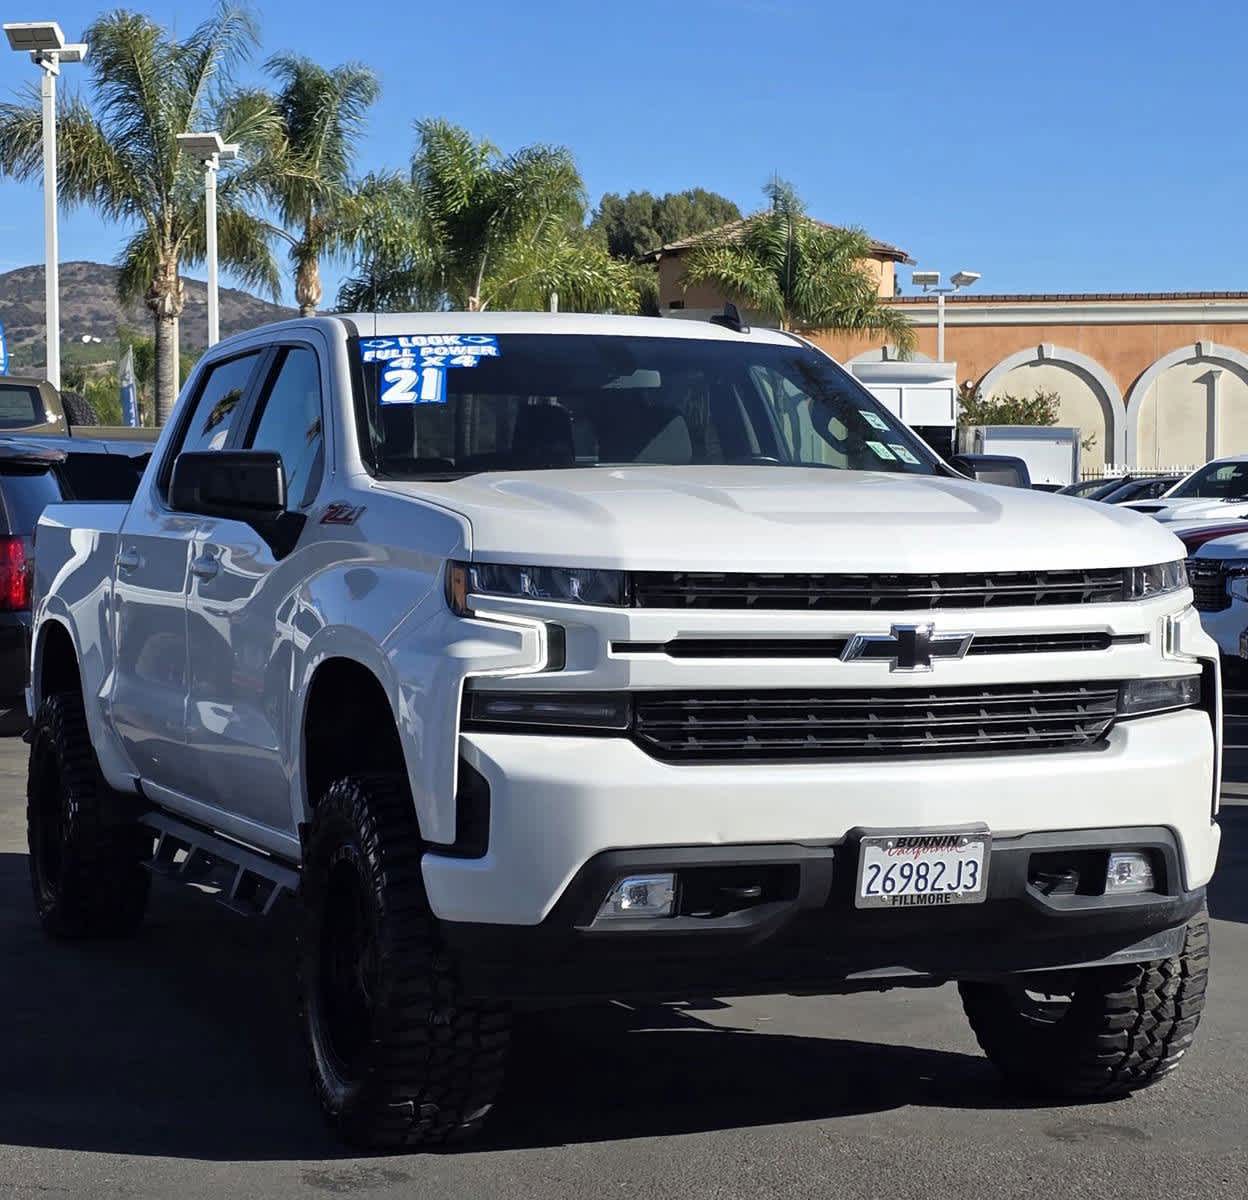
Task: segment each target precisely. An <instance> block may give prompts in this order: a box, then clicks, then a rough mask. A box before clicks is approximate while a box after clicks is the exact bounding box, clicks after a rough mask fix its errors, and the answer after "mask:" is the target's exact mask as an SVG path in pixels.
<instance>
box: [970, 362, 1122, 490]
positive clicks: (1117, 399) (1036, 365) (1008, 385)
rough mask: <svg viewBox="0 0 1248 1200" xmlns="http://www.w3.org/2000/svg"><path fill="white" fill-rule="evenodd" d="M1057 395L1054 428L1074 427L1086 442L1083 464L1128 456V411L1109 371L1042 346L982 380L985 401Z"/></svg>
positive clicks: (1000, 364)
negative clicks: (1037, 393)
mask: <svg viewBox="0 0 1248 1200" xmlns="http://www.w3.org/2000/svg"><path fill="white" fill-rule="evenodd" d="M1038 389H1039V390H1043V391H1046V392H1056V393H1057V396H1058V417H1057V424H1058V425H1062V426H1074V427H1075V428H1076V429H1078V430H1079V431H1080V438H1081V440H1082V441H1084V442H1085V443H1088V444H1087V445H1085V449H1084V451H1083V462H1084V463H1085V465H1095V464H1100V463H1121V462H1122V461H1123V460H1124V458H1125V454H1126V406H1125V405H1124V404H1123V401H1122V393H1121V392H1120V391H1119V388H1118V385H1117V383H1115V382H1114V378H1113V376H1112V375H1110V374H1109V372H1108V371H1107V370H1106V369H1105V368H1104V367H1103V366H1101V364H1100V363H1098V362H1097V361H1096V360H1095V359H1092V358H1089V357H1088V356H1087V355H1086V354H1080V353H1079V352H1078V351H1076V350H1067V349H1065V348H1064V347H1061V346H1051V345H1047V344H1041V345H1038V346H1029V347H1027V348H1026V349H1025V350H1020V351H1018V352H1017V353H1016V354H1011V355H1009V356H1008V357H1007V358H1004V359H1002V360H1001V361H1000V362H999V363H997V365H996V366H995V367H993V368H992V370H990V371H989V372H988V373H987V374H985V375H984V377H983V379H981V380H980V383H979V390H980V392H981V393H982V394H983V395H985V396H1001V395H1005V394H1009V395H1015V396H1034V395H1035V394H1036V391H1037V390H1038Z"/></svg>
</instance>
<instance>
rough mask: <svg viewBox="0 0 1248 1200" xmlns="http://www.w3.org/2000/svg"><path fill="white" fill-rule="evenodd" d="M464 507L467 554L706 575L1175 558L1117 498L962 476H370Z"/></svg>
mask: <svg viewBox="0 0 1248 1200" xmlns="http://www.w3.org/2000/svg"><path fill="white" fill-rule="evenodd" d="M374 486H376V487H378V488H381V489H383V490H385V491H387V492H391V493H397V494H400V495H406V496H410V497H412V498H419V499H421V500H425V501H428V502H431V503H434V504H437V505H439V506H441V507H443V508H446V509H450V510H451V511H453V512H456V513H459V514H460V515H462V516H463V517H464V518H465V520H466V521H467V522H468V524H469V526H470V532H469V543H470V549H471V553H472V554H473V556H474V557H477V558H481V559H486V560H494V561H498V562H515V563H525V562H530V563H534V562H535V563H547V564H551V565H567V566H587V567H619V568H630V569H634V570H646V569H652V570H707V571H732V570H736V571H760V570H774V571H782V570H791V571H845V570H857V571H897V572H910V571H979V570H996V571H1006V570H1028V569H1030V570H1035V569H1046V568H1047V569H1069V568H1078V567H1119V566H1142V565H1146V564H1149V563H1157V562H1165V561H1169V560H1172V559H1176V558H1182V557H1183V546H1182V543H1180V542H1179V540H1178V539H1177V538H1175V537H1174V536H1173V535H1172V534H1170V533H1168V532H1167V531H1166V530H1165V529H1163V528H1162V527H1161V526H1160V525H1159V524H1158V523H1157V522H1155V521H1152V520H1150V519H1148V518H1147V517H1143V516H1140V515H1139V514H1137V513H1131V512H1126V511H1124V510H1122V509H1121V508H1118V507H1116V506H1114V505H1110V504H1096V503H1093V502H1090V501H1084V500H1076V499H1073V498H1071V497H1068V496H1054V495H1050V494H1047V493H1044V492H1032V491H1027V490H1024V489H1021V488H1007V487H994V486H989V485H985V484H980V483H975V482H973V481H971V480H967V479H957V478H942V477H932V476H918V475H901V474H890V473H882V472H874V471H839V470H820V469H817V468H800V467H767V466H748V467H709V466H708V467H661V466H656V467H649V466H627V467H597V468H581V469H573V470H555V471H527V472H526V471H520V472H505V473H504V472H498V473H486V474H480V475H471V476H468V477H466V478H464V479H458V480H454V481H452V482H445V483H437V482H426V481H420V482H409V483H404V482H398V481H393V480H385V481H378V482H377V483H376V484H375V485H374Z"/></svg>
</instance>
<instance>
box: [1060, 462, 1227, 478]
mask: <svg viewBox="0 0 1248 1200" xmlns="http://www.w3.org/2000/svg"><path fill="white" fill-rule="evenodd" d="M1201 465H1202V464H1201V463H1195V464H1192V465H1183V464H1181V463H1176V464H1175V465H1174V466H1171V467H1121V466H1116V465H1115V464H1113V463H1104V464H1102V465H1100V466H1091V467H1084V468H1083V470H1082V471H1080V473H1079V474H1080V477H1081V478H1083V479H1117V478H1119V477H1120V476H1124V475H1130V476H1131V477H1132V478H1133V479H1142V478H1144V477H1146V476H1148V477H1151V476H1153V475H1188V474H1190V473H1191V472H1192V471H1194V470H1196V468H1197V467H1198V466H1201Z"/></svg>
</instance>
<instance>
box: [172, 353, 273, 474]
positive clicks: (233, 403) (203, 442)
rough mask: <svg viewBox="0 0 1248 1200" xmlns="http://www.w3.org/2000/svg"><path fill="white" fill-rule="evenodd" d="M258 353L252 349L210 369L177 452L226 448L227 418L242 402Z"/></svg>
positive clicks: (228, 434) (229, 419)
mask: <svg viewBox="0 0 1248 1200" xmlns="http://www.w3.org/2000/svg"><path fill="white" fill-rule="evenodd" d="M259 357H260V354H259V351H255V352H253V353H251V354H244V355H242V356H241V357H239V358H231V359H228V360H227V361H225V362H223V363H221V365H220V366H217V367H211V368H210V369H209V371H208V378H207V379H206V380H205V381H204V383H203V386H202V387H201V388H200V390H199V399H198V400H197V401H196V402H195V411H194V412H193V413H192V414H191V420H190V423H189V424H188V425H187V426H186V431H185V433H183V435H182V445H181V446H179V447H178V450H177V453H178V454H181V453H182V451H183V450H224V449H225V443H226V439H227V438H228V437H229V436H230V422H231V420H232V419H233V417H234V413H235V412H236V411H237V410H238V407H239V405H241V404H242V402H243V397H244V396H245V395H246V393H247V383H248V381H249V380H250V379H251V373H252V371H253V370H255V366H256V360H257V359H258V358H259Z"/></svg>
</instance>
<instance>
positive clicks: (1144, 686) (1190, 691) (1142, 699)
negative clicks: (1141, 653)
mask: <svg viewBox="0 0 1248 1200" xmlns="http://www.w3.org/2000/svg"><path fill="white" fill-rule="evenodd" d="M1199 703H1200V676H1199V675H1170V676H1167V677H1166V678H1164V679H1131V680H1128V681H1127V682H1126V683H1124V684H1123V685H1122V688H1121V690H1120V691H1119V693H1118V715H1119V716H1120V717H1142V716H1145V715H1147V714H1149V713H1162V712H1170V711H1171V710H1172V709H1176V708H1191V707H1193V706H1194V705H1197V704H1199Z"/></svg>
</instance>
